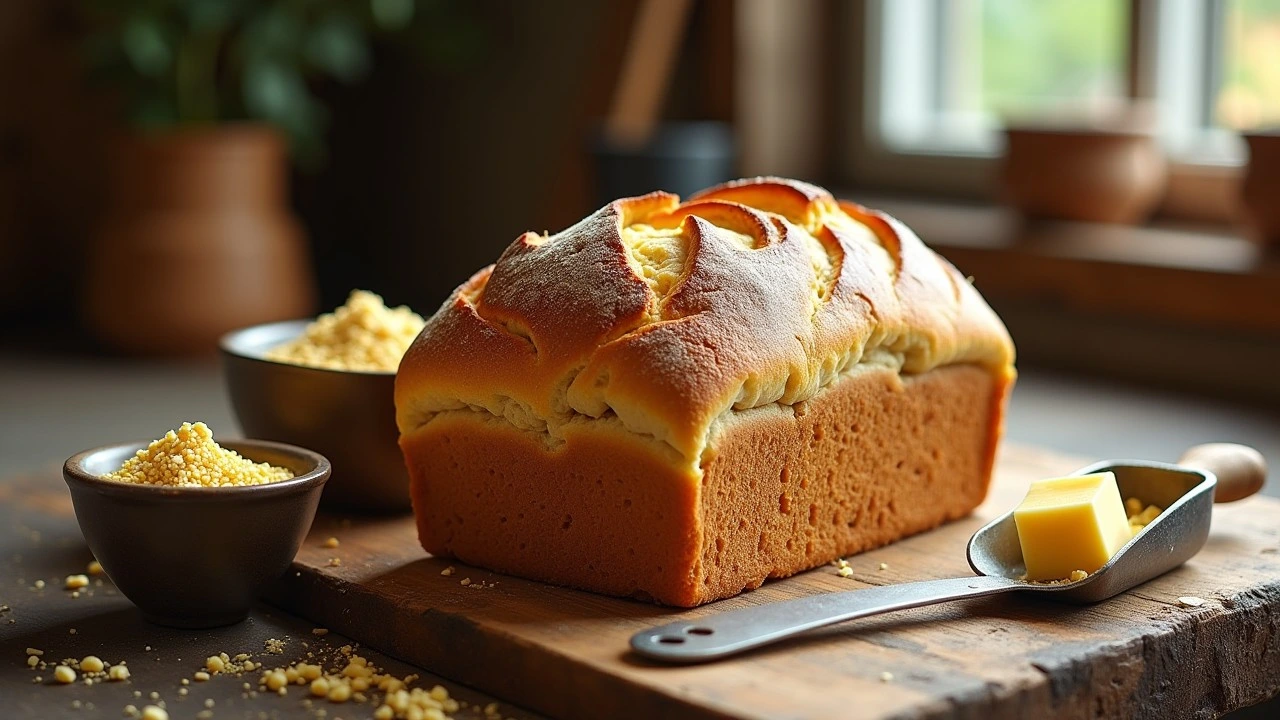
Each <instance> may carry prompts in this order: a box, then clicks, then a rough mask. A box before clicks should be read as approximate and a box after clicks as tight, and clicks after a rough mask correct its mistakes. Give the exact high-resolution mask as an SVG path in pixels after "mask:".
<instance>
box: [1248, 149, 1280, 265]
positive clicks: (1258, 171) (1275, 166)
mask: <svg viewBox="0 0 1280 720" xmlns="http://www.w3.org/2000/svg"><path fill="white" fill-rule="evenodd" d="M1244 140H1245V142H1246V143H1248V144H1249V164H1248V165H1247V166H1245V172H1244V184H1243V185H1242V186H1241V192H1240V211H1241V216H1242V219H1243V220H1244V222H1245V225H1246V227H1247V228H1248V234H1249V236H1250V237H1252V238H1253V239H1254V240H1255V241H1256V242H1258V243H1259V244H1261V245H1263V246H1269V247H1271V248H1280V131H1278V132H1273V133H1256V134H1250V135H1245V136H1244Z"/></svg>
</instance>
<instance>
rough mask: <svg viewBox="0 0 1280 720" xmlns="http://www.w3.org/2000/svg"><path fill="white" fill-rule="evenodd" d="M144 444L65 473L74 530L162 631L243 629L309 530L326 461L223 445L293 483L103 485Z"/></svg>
mask: <svg viewBox="0 0 1280 720" xmlns="http://www.w3.org/2000/svg"><path fill="white" fill-rule="evenodd" d="M147 444H148V443H146V442H134V443H124V444H121V445H112V446H110V447H104V448H98V449H96V450H86V451H85V452H82V453H80V454H78V455H74V456H72V457H71V458H70V459H68V460H67V462H66V464H65V465H63V467H62V476H63V478H64V479H66V481H67V486H68V487H69V488H71V502H72V504H73V505H74V506H75V510H76V520H77V521H79V523H80V530H81V532H83V533H84V538H85V540H86V541H87V542H88V543H89V549H90V550H92V551H93V555H94V557H96V558H97V559H98V562H100V563H102V569H103V570H105V571H106V573H107V575H108V576H110V578H111V581H112V582H114V583H115V584H116V587H118V588H120V592H122V593H124V594H125V597H128V598H129V599H130V600H132V601H133V603H134V604H135V605H137V606H138V609H140V610H141V611H142V614H143V615H144V616H145V617H146V618H147V619H148V620H150V621H151V622H154V623H156V624H158V625H168V626H170V627H182V628H206V627H217V626H219V625H229V624H231V623H234V622H239V621H240V620H243V619H244V617H245V615H247V614H248V612H249V606H250V604H252V602H253V599H254V597H256V596H257V594H258V591H259V590H261V589H262V588H263V586H265V585H266V584H267V583H269V582H271V581H272V580H275V579H276V578H278V577H280V575H282V574H283V573H284V571H285V570H287V569H288V568H289V564H290V563H291V562H293V556H294V555H295V554H296V553H297V552H298V547H299V546H300V545H301V544H302V541H303V539H304V538H305V537H306V535H307V531H308V530H310V529H311V521H312V520H313V519H314V518H315V514H316V506H317V505H318V504H319V502H320V491H321V490H323V489H324V484H325V481H326V480H328V479H329V470H330V468H329V461H328V460H326V459H325V458H324V457H323V456H321V455H319V454H317V453H314V452H311V451H310V450H304V449H302V448H298V447H291V446H289V445H282V444H280V443H274V442H264V441H261V440H233V441H227V442H224V443H221V444H222V446H223V447H226V448H229V449H231V450H235V451H236V452H238V453H240V454H241V455H243V456H244V457H246V458H249V459H250V460H253V461H255V462H267V463H271V464H272V465H276V466H279V467H286V468H289V469H290V470H292V471H293V472H294V475H295V477H294V478H292V479H290V480H282V481H280V482H274V483H266V484H262V485H246V486H243V487H213V488H206V487H190V488H187V487H163V486H158V485H137V484H133V483H127V482H119V481H116V480H106V479H104V478H103V477H102V476H103V475H105V474H107V473H110V472H114V471H115V470H118V469H119V468H120V465H121V464H122V463H123V462H124V461H125V460H127V459H129V458H130V457H133V455H134V454H135V453H136V452H137V451H138V450H140V449H142V448H145V447H146V446H147Z"/></svg>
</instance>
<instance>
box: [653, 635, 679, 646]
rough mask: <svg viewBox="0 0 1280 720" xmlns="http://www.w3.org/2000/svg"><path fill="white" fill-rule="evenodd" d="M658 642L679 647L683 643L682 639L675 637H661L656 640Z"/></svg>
mask: <svg viewBox="0 0 1280 720" xmlns="http://www.w3.org/2000/svg"><path fill="white" fill-rule="evenodd" d="M658 642H660V643H662V644H664V645H679V644H680V643H683V642H684V638H682V637H676V636H675V635H662V636H661V637H659V638H658Z"/></svg>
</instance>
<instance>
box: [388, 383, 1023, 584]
mask: <svg viewBox="0 0 1280 720" xmlns="http://www.w3.org/2000/svg"><path fill="white" fill-rule="evenodd" d="M998 382H999V381H998V380H997V379H995V378H994V377H993V376H992V375H991V373H989V372H987V371H986V370H985V369H982V368H979V367H977V366H973V365H956V366H951V367H947V368H940V369H937V370H932V371H930V372H927V373H924V374H923V375H918V376H908V377H906V378H905V379H901V378H900V377H899V375H898V374H897V373H896V372H893V371H891V370H889V369H886V368H867V369H865V370H862V371H858V372H856V373H854V374H852V375H850V376H848V377H846V378H844V379H843V380H841V381H840V382H837V383H836V384H834V385H832V386H831V387H829V388H827V389H825V390H823V391H822V392H821V393H819V394H818V395H817V396H815V397H814V398H813V399H812V400H811V401H809V402H806V403H802V404H800V405H798V406H795V407H783V406H778V405H772V406H767V407H761V408H756V409H753V410H748V411H745V412H742V413H737V414H735V415H734V416H733V418H732V419H731V420H729V421H728V422H726V423H725V424H724V425H723V426H719V427H717V429H716V432H715V438H714V447H715V452H714V453H712V454H710V457H708V458H707V463H706V466H705V468H703V469H700V470H699V471H697V472H695V471H690V470H688V469H687V468H684V467H682V466H680V465H679V464H676V463H673V462H672V457H671V455H672V453H671V451H670V450H669V449H665V448H662V447H660V446H657V445H654V444H639V443H636V442H634V440H632V439H631V438H630V437H629V436H628V434H627V432H626V430H625V429H623V428H622V427H621V425H620V423H616V422H615V423H585V422H584V423H578V424H575V425H574V426H573V428H572V429H571V430H570V431H569V432H568V433H567V437H566V441H565V443H564V445H563V446H562V447H561V448H560V449H559V450H558V451H556V452H552V453H548V452H546V450H545V447H544V445H543V443H542V440H541V438H539V437H538V436H537V435H536V434H535V433H530V432H527V431H523V430H518V429H516V428H514V427H513V426H511V425H510V424H508V423H505V422H502V421H499V420H497V419H495V418H493V417H492V416H491V415H489V414H488V413H485V412H476V411H471V410H458V411H450V412H446V413H442V414H441V415H440V416H439V417H438V418H437V419H436V420H435V421H433V422H432V423H431V425H430V430H429V431H428V432H420V433H416V434H413V435H410V436H407V437H405V438H404V439H403V441H402V446H403V447H404V450H405V456H406V458H407V459H408V463H409V475H410V477H411V478H412V483H413V484H412V496H413V502H414V511H415V513H416V515H417V520H418V531H419V536H420V538H421V541H422V544H423V546H424V547H425V548H426V549H427V550H428V551H429V552H431V553H433V554H437V555H444V556H453V557H457V558H459V559H461V560H463V561H465V562H468V563H471V564H474V565H479V566H483V567H489V568H494V569H496V570H499V571H503V572H508V573H511V574H513V575H519V576H523V577H530V578H535V579H539V580H545V581H548V582H553V583H557V584H562V585H570V586H574V587H580V588H585V589H588V590H594V591H596V592H603V593H608V594H612V595H624V596H627V595H630V596H639V597H645V598H649V599H653V600H656V601H658V602H662V603H666V604H670V605H679V606H693V605H697V604H700V603H704V602H708V601H710V600H715V599H718V598H723V597H729V596H731V595H734V594H736V593H738V592H740V591H742V590H743V589H746V588H754V587H758V586H759V585H760V584H761V583H762V582H764V581H765V580H766V579H768V578H772V577H785V576H788V575H792V574H794V573H797V572H800V571H802V570H806V569H808V568H811V567H814V566H816V565H820V564H822V563H825V562H830V561H831V560H833V559H834V558H837V557H841V556H846V555H849V554H852V553H856V552H860V551H863V550H867V549H870V548H873V547H877V546H880V545H883V544H885V543H888V542H892V541H893V540H896V539H898V538H901V537H904V536H906V535H910V534H913V533H917V532H921V531H923V530H927V529H929V528H932V527H934V526H936V525H938V524H940V523H942V522H945V521H947V520H951V519H954V518H957V517H961V516H963V515H965V514H967V513H968V512H969V511H971V510H972V509H973V508H974V507H976V506H977V504H978V503H979V502H981V500H982V498H983V496H984V495H985V494H986V489H987V482H988V479H989V478H990V473H991V464H992V461H993V458H994V455H995V447H996V443H997V441H998V439H999V428H1000V426H1001V413H1002V412H1003V398H1004V388H1001V387H998V386H997V383H998Z"/></svg>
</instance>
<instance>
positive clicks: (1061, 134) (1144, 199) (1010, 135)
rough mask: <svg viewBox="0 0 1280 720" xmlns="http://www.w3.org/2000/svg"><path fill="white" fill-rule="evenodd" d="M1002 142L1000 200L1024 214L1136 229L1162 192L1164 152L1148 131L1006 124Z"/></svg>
mask: <svg viewBox="0 0 1280 720" xmlns="http://www.w3.org/2000/svg"><path fill="white" fill-rule="evenodd" d="M1005 137H1006V139H1007V144H1006V149H1005V158H1004V168H1003V176H1002V184H1003V191H1004V196H1005V198H1006V200H1007V201H1008V202H1009V204H1011V205H1012V206H1013V207H1014V208H1015V209H1017V210H1019V211H1020V212H1021V213H1022V214H1023V215H1025V216H1028V217H1032V218H1057V219H1063V220H1078V221H1084V222H1102V223H1121V224H1137V223H1140V222H1142V221H1144V220H1145V219H1146V218H1147V217H1148V216H1149V215H1150V214H1151V211H1152V210H1154V209H1155V206H1156V204H1157V203H1159V202H1160V198H1161V195H1162V194H1163V192H1164V185H1165V178H1166V171H1167V168H1166V163H1165V159H1164V154H1163V153H1162V152H1161V150H1160V146H1159V144H1158V143H1157V142H1156V139H1155V137H1154V136H1153V135H1151V134H1150V133H1146V132H1138V131H1128V130H1109V129H1086V128H1080V129H1074V128H1052V127H1037V126H1025V127H1019V126H1011V127H1009V128H1006V130H1005Z"/></svg>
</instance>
